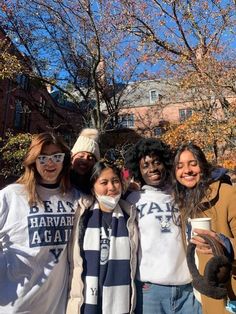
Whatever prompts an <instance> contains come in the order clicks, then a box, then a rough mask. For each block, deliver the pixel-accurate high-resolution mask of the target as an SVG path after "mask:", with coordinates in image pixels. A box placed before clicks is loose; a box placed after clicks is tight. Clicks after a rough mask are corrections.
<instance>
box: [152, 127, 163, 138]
mask: <svg viewBox="0 0 236 314" xmlns="http://www.w3.org/2000/svg"><path fill="white" fill-rule="evenodd" d="M162 134H163V129H162V127H160V126H158V127H156V128H155V129H154V135H155V136H161V135H162Z"/></svg>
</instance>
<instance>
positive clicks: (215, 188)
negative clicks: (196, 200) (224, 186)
mask: <svg viewBox="0 0 236 314" xmlns="http://www.w3.org/2000/svg"><path fill="white" fill-rule="evenodd" d="M220 184H221V182H220V181H215V182H213V183H211V184H210V186H209V189H210V194H209V195H208V196H205V197H204V198H203V200H202V202H201V203H206V202H211V201H213V200H214V199H215V198H216V197H217V196H218V193H219V189H220Z"/></svg>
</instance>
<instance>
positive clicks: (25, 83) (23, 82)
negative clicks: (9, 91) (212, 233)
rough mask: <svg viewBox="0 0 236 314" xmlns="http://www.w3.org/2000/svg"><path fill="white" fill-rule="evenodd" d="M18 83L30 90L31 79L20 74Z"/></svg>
mask: <svg viewBox="0 0 236 314" xmlns="http://www.w3.org/2000/svg"><path fill="white" fill-rule="evenodd" d="M16 82H17V83H18V85H19V86H20V87H21V88H22V89H24V90H28V89H29V77H28V76H27V75H25V74H18V75H17V77H16Z"/></svg>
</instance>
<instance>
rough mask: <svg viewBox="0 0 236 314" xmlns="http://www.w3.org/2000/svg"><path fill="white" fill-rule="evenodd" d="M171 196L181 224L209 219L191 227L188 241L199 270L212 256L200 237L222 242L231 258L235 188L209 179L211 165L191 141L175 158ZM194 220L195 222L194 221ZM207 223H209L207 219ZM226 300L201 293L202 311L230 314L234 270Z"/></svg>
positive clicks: (235, 230) (235, 283) (235, 223)
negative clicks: (203, 226)
mask: <svg viewBox="0 0 236 314" xmlns="http://www.w3.org/2000/svg"><path fill="white" fill-rule="evenodd" d="M173 169H174V171H173V172H174V173H173V177H174V179H173V181H174V182H173V183H174V199H175V203H176V204H177V206H178V207H179V209H180V211H181V220H182V226H185V225H187V222H188V220H189V218H190V219H194V218H195V219H196V218H211V230H206V229H208V228H209V225H208V227H205V228H204V229H202V228H195V227H194V228H193V229H192V238H191V240H190V242H192V243H193V244H195V245H196V251H197V252H198V257H199V271H200V273H201V274H203V272H204V269H205V265H206V263H207V262H208V261H209V260H210V258H211V257H212V255H211V254H212V249H211V247H210V246H209V245H208V244H207V242H206V241H205V240H204V239H203V237H201V235H202V236H204V235H210V236H211V237H213V238H215V239H216V240H217V241H219V242H220V243H221V244H223V245H224V246H225V247H226V249H227V251H228V253H229V254H230V255H231V257H232V259H233V255H235V251H236V239H235V237H236V188H235V187H233V186H231V185H229V184H225V183H223V182H221V180H220V178H219V179H218V180H214V179H213V178H212V171H213V167H212V166H211V165H210V164H209V163H208V162H207V160H206V157H205V155H204V153H203V152H202V151H201V149H200V148H199V147H198V146H196V145H194V144H191V143H190V144H186V145H182V146H181V147H180V148H179V149H178V150H177V152H176V155H175V159H174V167H173ZM195 222H196V221H195ZM208 223H209V222H208ZM227 288H228V304H227V309H226V300H224V299H221V300H216V299H213V298H209V297H207V296H205V295H201V302H202V306H203V313H204V314H212V313H217V314H221V313H222V314H223V313H230V312H231V309H232V306H231V305H232V304H231V300H236V279H235V274H234V269H233V272H232V278H231V284H229V287H227Z"/></svg>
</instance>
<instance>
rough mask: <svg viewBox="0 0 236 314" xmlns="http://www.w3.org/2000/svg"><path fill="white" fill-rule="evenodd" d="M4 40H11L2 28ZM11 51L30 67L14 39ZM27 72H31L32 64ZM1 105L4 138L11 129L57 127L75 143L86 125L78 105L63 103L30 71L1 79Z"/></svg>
mask: <svg viewBox="0 0 236 314" xmlns="http://www.w3.org/2000/svg"><path fill="white" fill-rule="evenodd" d="M0 39H2V40H3V39H4V40H8V42H10V40H9V39H8V37H7V36H6V34H5V33H4V31H3V30H2V29H0ZM9 50H10V52H11V53H14V55H16V56H17V58H19V60H20V61H22V62H24V66H25V67H26V66H27V59H26V58H25V57H24V56H23V55H21V53H20V52H19V51H18V50H16V48H15V47H14V45H13V44H12V43H11V42H10V45H9ZM27 72H28V73H30V72H31V69H30V65H28V71H27ZM0 108H1V110H0V136H1V137H3V138H4V137H5V134H6V132H7V131H8V130H11V131H12V132H13V133H20V132H29V133H40V132H43V131H52V130H53V131H55V132H57V133H60V134H62V135H63V137H64V138H65V139H66V140H67V142H68V144H72V143H73V142H74V139H75V137H76V136H77V134H78V132H79V130H80V129H81V126H82V120H81V116H80V115H79V114H78V112H77V110H76V108H71V107H66V106H60V105H59V104H58V102H56V101H55V99H54V98H53V97H52V96H51V94H50V93H49V92H48V90H47V87H46V86H45V85H44V84H42V83H41V82H40V80H37V79H31V78H30V76H29V75H27V74H18V75H17V76H16V77H15V78H14V79H4V80H1V81H0Z"/></svg>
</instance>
